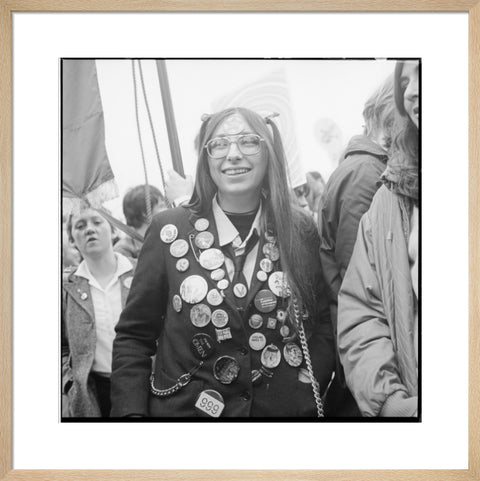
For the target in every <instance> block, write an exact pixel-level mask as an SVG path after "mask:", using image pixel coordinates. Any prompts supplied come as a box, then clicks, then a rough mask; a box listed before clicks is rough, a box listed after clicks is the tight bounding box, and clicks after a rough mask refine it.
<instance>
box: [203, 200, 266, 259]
mask: <svg viewBox="0 0 480 481" xmlns="http://www.w3.org/2000/svg"><path fill="white" fill-rule="evenodd" d="M212 211H213V217H214V219H215V224H216V226H217V231H218V243H219V244H220V247H223V246H226V245H227V244H230V243H232V242H233V241H234V240H235V239H236V238H237V237H238V238H240V234H239V233H238V230H237V229H236V228H235V226H234V225H233V224H232V223H231V221H230V219H229V218H228V217H227V215H226V214H225V212H223V210H222V208H221V207H220V205H219V204H218V201H217V196H216V195H215V197H214V198H213V200H212ZM261 216H262V203H261V202H260V207H259V208H258V211H257V215H256V216H255V219H254V220H253V223H252V227H251V228H250V231H249V233H248V235H247V237H245V239H244V241H243V242H242V243H241V244H240V245H239V246H238V247H236V248H235V251H240V250H243V249H245V246H246V245H247V242H248V240H249V239H250V237H251V236H252V234H253V232H254V230H255V231H257V234H259V233H260V219H261Z"/></svg>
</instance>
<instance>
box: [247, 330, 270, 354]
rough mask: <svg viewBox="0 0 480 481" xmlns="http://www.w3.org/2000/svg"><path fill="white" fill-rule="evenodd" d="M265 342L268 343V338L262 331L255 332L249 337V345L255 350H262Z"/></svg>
mask: <svg viewBox="0 0 480 481" xmlns="http://www.w3.org/2000/svg"><path fill="white" fill-rule="evenodd" d="M265 344H267V339H266V338H265V336H264V335H263V334H262V333H261V332H254V333H253V334H252V335H251V336H250V338H249V339H248V345H249V346H250V347H251V348H252V349H253V350H254V351H261V350H262V349H263V348H264V347H265Z"/></svg>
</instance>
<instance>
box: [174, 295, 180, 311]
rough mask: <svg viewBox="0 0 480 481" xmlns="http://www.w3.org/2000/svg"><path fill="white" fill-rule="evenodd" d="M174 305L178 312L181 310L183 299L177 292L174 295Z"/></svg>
mask: <svg viewBox="0 0 480 481" xmlns="http://www.w3.org/2000/svg"><path fill="white" fill-rule="evenodd" d="M172 306H173V309H174V310H175V311H176V312H180V311H181V310H182V299H181V298H180V296H179V295H178V294H175V295H174V296H173V297H172Z"/></svg>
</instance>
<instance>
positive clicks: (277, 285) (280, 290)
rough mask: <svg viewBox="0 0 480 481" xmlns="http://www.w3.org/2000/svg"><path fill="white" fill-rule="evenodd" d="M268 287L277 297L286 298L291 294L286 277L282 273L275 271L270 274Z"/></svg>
mask: <svg viewBox="0 0 480 481" xmlns="http://www.w3.org/2000/svg"><path fill="white" fill-rule="evenodd" d="M268 287H270V290H271V291H272V292H273V293H274V294H275V295H276V296H278V297H283V298H286V297H288V296H290V294H291V291H290V287H289V285H288V280H287V275H286V274H285V273H283V272H282V271H275V272H272V273H271V274H270V277H269V278H268Z"/></svg>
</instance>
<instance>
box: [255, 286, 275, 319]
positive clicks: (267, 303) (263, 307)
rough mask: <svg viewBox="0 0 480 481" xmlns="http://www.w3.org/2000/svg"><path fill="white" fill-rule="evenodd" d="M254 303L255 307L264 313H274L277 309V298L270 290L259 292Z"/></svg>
mask: <svg viewBox="0 0 480 481" xmlns="http://www.w3.org/2000/svg"><path fill="white" fill-rule="evenodd" d="M253 302H254V304H255V307H256V308H257V309H258V310H259V311H260V312H263V313H267V312H272V311H273V310H274V309H275V308H276V307H277V297H276V296H275V294H274V293H273V292H272V291H270V290H268V289H262V290H261V291H258V293H257V295H256V296H255V299H254V301H253Z"/></svg>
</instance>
